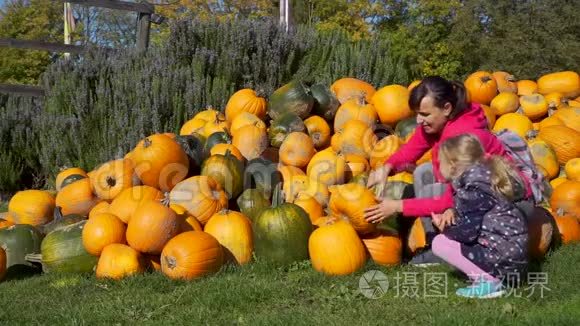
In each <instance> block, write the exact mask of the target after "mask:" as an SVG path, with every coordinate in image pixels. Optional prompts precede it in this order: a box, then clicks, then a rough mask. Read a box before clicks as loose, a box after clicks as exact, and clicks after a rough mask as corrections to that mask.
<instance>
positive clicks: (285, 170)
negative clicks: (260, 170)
mask: <svg viewBox="0 0 580 326" xmlns="http://www.w3.org/2000/svg"><path fill="white" fill-rule="evenodd" d="M278 172H280V174H281V175H282V181H284V182H287V181H290V180H291V179H292V178H293V177H294V176H297V175H306V174H305V173H304V171H302V170H301V169H299V168H297V167H295V166H290V165H282V164H280V165H278Z"/></svg>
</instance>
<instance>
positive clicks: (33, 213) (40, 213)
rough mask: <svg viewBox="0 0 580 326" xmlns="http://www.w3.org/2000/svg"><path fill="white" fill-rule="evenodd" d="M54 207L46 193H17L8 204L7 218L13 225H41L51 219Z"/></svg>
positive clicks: (35, 191)
mask: <svg viewBox="0 0 580 326" xmlns="http://www.w3.org/2000/svg"><path fill="white" fill-rule="evenodd" d="M67 189H68V188H67ZM54 207H55V199H54V197H53V196H52V195H50V194H49V193H48V192H46V191H42V190H24V191H19V192H17V193H16V194H15V195H14V196H12V198H11V199H10V202H9V203H8V212H9V213H10V215H8V216H7V218H8V220H9V221H10V222H13V223H14V224H30V225H42V224H45V223H47V222H50V221H51V220H52V219H53V212H54Z"/></svg>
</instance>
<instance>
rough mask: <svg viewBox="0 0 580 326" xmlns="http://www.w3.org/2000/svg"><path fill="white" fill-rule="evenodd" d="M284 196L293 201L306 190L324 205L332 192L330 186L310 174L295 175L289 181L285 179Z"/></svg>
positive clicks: (306, 192)
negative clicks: (309, 175) (329, 189)
mask: <svg viewBox="0 0 580 326" xmlns="http://www.w3.org/2000/svg"><path fill="white" fill-rule="evenodd" d="M283 189H284V198H285V199H286V201H287V202H289V203H292V202H294V199H295V198H296V196H297V195H298V194H299V193H301V192H304V193H305V194H308V195H310V196H312V197H314V198H315V199H316V200H317V201H318V203H320V205H322V206H326V204H327V203H328V199H329V197H330V193H329V192H328V187H327V186H326V185H325V184H323V183H320V182H318V181H316V180H314V179H311V178H309V177H308V176H299V175H297V176H294V177H292V179H290V180H289V181H285V182H284V185H283Z"/></svg>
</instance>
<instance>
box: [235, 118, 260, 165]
mask: <svg viewBox="0 0 580 326" xmlns="http://www.w3.org/2000/svg"><path fill="white" fill-rule="evenodd" d="M232 144H233V145H234V146H236V148H237V149H239V150H240V153H242V155H243V156H244V157H245V158H246V160H248V161H249V160H252V159H255V158H257V157H260V155H262V153H263V152H264V151H265V150H266V148H267V147H268V135H267V134H266V131H265V130H264V129H263V128H261V127H260V126H259V123H256V124H252V125H246V126H243V127H241V128H240V129H238V130H237V131H236V133H235V134H234V135H233V137H232Z"/></svg>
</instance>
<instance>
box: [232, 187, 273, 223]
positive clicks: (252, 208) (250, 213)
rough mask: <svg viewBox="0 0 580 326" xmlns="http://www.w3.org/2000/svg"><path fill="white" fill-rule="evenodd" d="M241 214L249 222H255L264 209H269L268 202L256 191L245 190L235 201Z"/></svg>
mask: <svg viewBox="0 0 580 326" xmlns="http://www.w3.org/2000/svg"><path fill="white" fill-rule="evenodd" d="M236 202H237V204H238V208H239V209H240V212H242V214H244V215H246V216H247V217H248V218H250V220H252V221H253V220H255V219H256V218H257V217H258V215H259V214H260V213H261V212H262V210H264V209H265V208H268V207H270V201H269V200H268V198H266V197H264V194H263V193H262V192H261V191H260V190H258V189H246V190H244V192H242V194H241V195H240V197H238V200H237V201H236Z"/></svg>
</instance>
